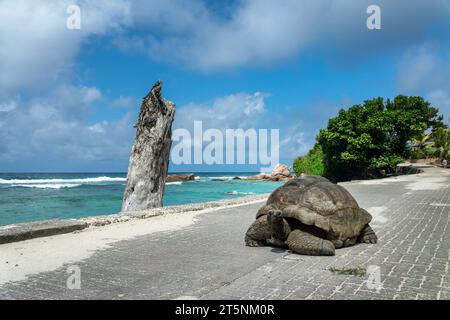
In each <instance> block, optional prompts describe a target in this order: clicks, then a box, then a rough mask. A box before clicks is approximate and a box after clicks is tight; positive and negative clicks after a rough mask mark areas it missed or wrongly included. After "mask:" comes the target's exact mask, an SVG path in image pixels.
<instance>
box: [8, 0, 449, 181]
mask: <svg viewBox="0 0 450 320" xmlns="http://www.w3.org/2000/svg"><path fill="white" fill-rule="evenodd" d="M224 3H225V2H223V1H200V0H191V1H176V0H173V1H132V0H129V1H128V0H115V1H106V0H104V1H102V0H100V1H87V0H86V1H81V0H80V1H31V0H30V1H12V0H0V48H1V50H0V171H2V172H11V171H22V172H24V171H25V172H34V171H46V172H58V171H59V172H61V171H121V172H123V171H126V168H127V164H128V158H129V154H130V149H131V145H132V143H133V138H134V133H135V132H134V129H133V127H132V125H133V123H134V121H135V119H136V115H137V112H138V110H139V107H140V101H141V97H143V96H144V95H145V94H146V93H147V92H148V90H149V89H150V88H151V86H152V85H153V83H154V82H155V81H156V80H158V79H161V80H162V81H163V95H164V96H165V97H166V98H167V99H169V100H171V101H174V102H175V103H176V105H177V112H176V117H175V122H174V129H175V128H191V127H192V122H193V120H201V121H203V123H204V126H205V127H211V128H218V129H225V128H243V129H248V128H256V129H258V128H279V130H280V161H281V162H284V163H287V164H289V165H290V164H291V163H292V160H293V159H294V157H295V156H296V155H299V154H304V153H305V152H307V151H308V150H309V148H311V147H312V145H313V144H314V138H315V135H316V134H317V132H318V130H319V129H320V128H323V127H324V126H326V123H327V120H328V119H329V118H330V117H331V116H334V115H335V114H336V112H337V110H338V109H339V108H342V107H344V108H347V107H349V106H351V105H352V104H357V103H360V102H362V101H363V100H365V99H369V98H372V97H378V96H382V97H394V96H395V95H397V94H408V95H422V96H424V97H425V98H426V99H428V100H429V101H430V102H432V104H433V105H434V106H436V107H439V108H440V109H441V111H442V113H444V115H445V116H446V118H448V117H449V116H450V81H449V80H448V79H449V78H450V41H449V40H450V22H449V21H450V2H448V1H445V0H431V1H406V0H397V1H387V0H386V1H363V0H362V1H347V0H342V1H332V0H315V1H297V0H295V1H294V0H291V1H290V0H284V1H283V0H282V1H265V0H241V1H230V2H227V3H226V5H224ZM70 4H77V5H78V6H79V7H80V9H81V29H80V30H68V29H67V28H66V20H67V18H68V16H69V15H68V14H67V12H66V9H67V7H68V6H69V5H70ZM371 4H376V5H378V6H379V7H380V9H381V30H369V29H367V27H366V19H367V17H368V14H367V13H366V8H367V7H368V6H369V5H371ZM244 110H247V111H248V110H251V112H244ZM171 170H172V171H211V170H214V171H242V170H244V171H245V170H252V171H255V170H257V166H243V165H239V166H238V165H227V166H207V165H197V166H171Z"/></svg>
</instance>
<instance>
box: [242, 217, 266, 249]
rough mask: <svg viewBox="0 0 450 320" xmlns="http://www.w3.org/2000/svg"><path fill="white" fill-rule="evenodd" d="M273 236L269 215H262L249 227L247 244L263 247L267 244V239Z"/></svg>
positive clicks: (246, 235)
mask: <svg viewBox="0 0 450 320" xmlns="http://www.w3.org/2000/svg"><path fill="white" fill-rule="evenodd" d="M270 237H271V230H270V227H269V224H268V223H267V217H266V216H261V217H259V218H258V219H256V221H255V222H253V223H252V225H251V226H250V227H249V228H248V230H247V233H246V234H245V244H246V245H247V246H249V247H262V246H265V245H267V243H266V240H267V239H269V238H270Z"/></svg>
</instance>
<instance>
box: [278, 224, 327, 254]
mask: <svg viewBox="0 0 450 320" xmlns="http://www.w3.org/2000/svg"><path fill="white" fill-rule="evenodd" d="M286 244H287V245H288V247H289V249H291V250H292V251H293V252H296V253H300V254H306V255H311V256H333V255H334V249H335V248H334V245H333V243H332V242H331V241H329V240H325V239H322V238H319V237H316V236H313V235H312V234H310V233H308V232H305V231H301V230H299V229H295V230H293V231H292V232H291V233H290V234H289V236H288V238H287V241H286Z"/></svg>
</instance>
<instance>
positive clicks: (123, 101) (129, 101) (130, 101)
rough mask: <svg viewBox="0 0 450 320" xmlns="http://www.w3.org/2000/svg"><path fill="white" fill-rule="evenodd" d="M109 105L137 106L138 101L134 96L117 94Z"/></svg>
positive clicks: (119, 106) (120, 106)
mask: <svg viewBox="0 0 450 320" xmlns="http://www.w3.org/2000/svg"><path fill="white" fill-rule="evenodd" d="M111 106H113V107H117V108H130V107H137V106H138V101H137V99H136V98H134V97H124V96H119V97H118V98H117V99H115V100H114V101H112V102H111Z"/></svg>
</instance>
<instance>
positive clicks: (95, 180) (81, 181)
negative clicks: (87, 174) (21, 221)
mask: <svg viewBox="0 0 450 320" xmlns="http://www.w3.org/2000/svg"><path fill="white" fill-rule="evenodd" d="M116 181H127V179H126V178H111V177H96V178H82V179H0V184H23V185H24V184H61V183H63V184H86V183H101V182H116Z"/></svg>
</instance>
